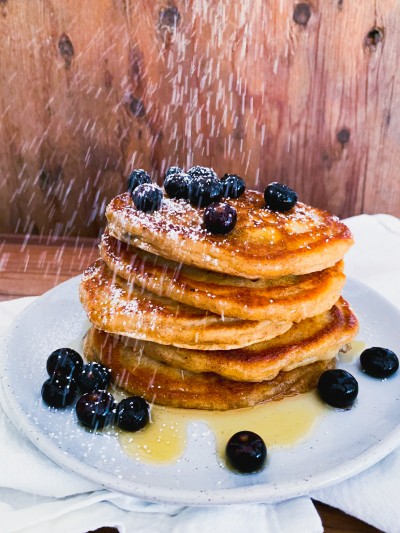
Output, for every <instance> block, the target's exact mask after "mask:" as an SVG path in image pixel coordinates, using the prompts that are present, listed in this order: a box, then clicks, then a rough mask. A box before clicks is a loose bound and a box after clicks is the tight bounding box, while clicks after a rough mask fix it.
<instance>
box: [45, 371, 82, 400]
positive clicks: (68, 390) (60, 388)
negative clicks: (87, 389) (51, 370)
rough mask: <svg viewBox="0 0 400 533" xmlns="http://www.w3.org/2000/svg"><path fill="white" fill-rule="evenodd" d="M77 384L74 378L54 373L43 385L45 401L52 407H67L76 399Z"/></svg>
mask: <svg viewBox="0 0 400 533" xmlns="http://www.w3.org/2000/svg"><path fill="white" fill-rule="evenodd" d="M77 390H78V388H77V385H76V383H75V381H74V380H73V379H68V378H67V377H65V376H62V375H57V374H54V375H53V376H52V377H51V378H49V379H48V380H47V381H45V382H44V383H43V385H42V391H41V394H42V398H43V401H44V402H45V403H46V404H47V405H49V406H50V407H66V406H67V405H71V403H72V402H73V401H74V400H75V396H76V393H77Z"/></svg>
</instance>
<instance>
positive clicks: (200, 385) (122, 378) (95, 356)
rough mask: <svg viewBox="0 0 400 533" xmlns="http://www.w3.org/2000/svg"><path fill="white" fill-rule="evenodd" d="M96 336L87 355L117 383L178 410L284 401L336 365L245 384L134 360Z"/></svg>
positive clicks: (109, 339) (87, 340)
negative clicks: (98, 339) (106, 369)
mask: <svg viewBox="0 0 400 533" xmlns="http://www.w3.org/2000/svg"><path fill="white" fill-rule="evenodd" d="M90 335H91V333H90V331H89V333H88V335H87V336H86V338H85V341H84V354H85V357H86V358H87V360H88V361H98V362H101V363H103V364H105V365H107V366H108V367H109V368H111V371H112V378H113V382H114V383H115V384H116V385H118V386H119V387H121V388H122V389H124V390H125V391H126V392H128V393H129V394H134V395H140V396H143V397H144V398H145V399H146V400H147V401H149V402H151V403H153V402H154V403H157V404H160V405H167V406H171V407H178V408H186V409H206V410H227V409H239V408H242V407H252V406H254V405H258V404H260V403H265V402H267V401H273V400H280V399H282V398H284V397H286V396H294V395H297V394H301V393H303V392H308V391H309V390H311V389H313V388H315V386H316V384H317V382H318V379H319V377H320V375H321V374H322V372H324V371H325V370H327V369H329V368H333V367H334V366H335V359H330V360H328V361H319V362H317V363H312V364H310V365H307V366H302V367H299V368H296V369H294V370H291V371H289V372H281V373H280V374H278V376H277V377H276V378H275V379H274V380H270V381H263V382H259V383H249V382H247V383H245V382H238V381H231V380H227V379H225V378H222V377H220V376H217V375H216V374H212V373H200V374H194V373H192V372H188V371H186V370H180V369H176V368H173V367H170V366H167V365H165V364H164V363H160V362H158V361H155V360H153V359H151V358H149V357H146V356H141V357H138V358H135V359H134V360H132V352H131V350H129V348H127V347H126V345H124V343H122V342H120V341H118V340H116V338H115V337H112V336H107V338H106V340H105V342H100V343H98V342H97V343H96V341H93V339H92V338H91V337H90ZM127 368H128V369H129V370H128V369H127Z"/></svg>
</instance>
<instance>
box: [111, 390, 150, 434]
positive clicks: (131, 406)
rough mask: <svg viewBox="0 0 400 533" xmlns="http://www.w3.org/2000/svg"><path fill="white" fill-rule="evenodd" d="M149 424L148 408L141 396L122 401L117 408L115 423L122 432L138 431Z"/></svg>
mask: <svg viewBox="0 0 400 533" xmlns="http://www.w3.org/2000/svg"><path fill="white" fill-rule="evenodd" d="M148 422H149V406H148V403H147V402H146V400H145V399H144V398H142V397H141V396H131V397H130V398H125V399H124V400H122V401H121V402H120V403H119V404H118V407H117V414H116V423H117V426H118V427H119V428H121V429H123V430H124V431H138V430H139V429H142V428H143V427H144V426H145V425H146V424H147V423H148Z"/></svg>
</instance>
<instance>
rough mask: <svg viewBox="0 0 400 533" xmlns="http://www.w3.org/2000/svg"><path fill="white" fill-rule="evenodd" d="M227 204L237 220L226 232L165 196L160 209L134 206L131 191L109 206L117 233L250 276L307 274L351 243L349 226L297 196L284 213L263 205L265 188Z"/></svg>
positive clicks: (154, 249)
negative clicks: (210, 226)
mask: <svg viewBox="0 0 400 533" xmlns="http://www.w3.org/2000/svg"><path fill="white" fill-rule="evenodd" d="M229 204H231V205H232V206H234V207H235V209H236V211H237V223H236V226H235V228H234V229H233V231H231V232H230V233H229V234H228V235H213V234H211V233H210V232H208V231H206V229H205V228H204V226H203V213H204V209H201V208H195V207H193V206H192V205H190V204H189V203H187V202H185V201H184V200H175V199H171V198H168V197H165V198H164V200H163V204H162V206H161V209H160V210H159V211H155V212H154V213H144V212H142V211H139V210H137V209H136V208H135V206H134V204H133V202H132V200H131V197H130V195H129V193H124V194H121V195H119V196H117V197H116V198H114V199H113V200H112V201H111V202H110V204H109V205H108V207H107V211H106V215H107V219H108V223H109V232H110V234H111V235H112V236H114V237H115V238H117V239H119V240H122V241H124V242H127V243H129V244H131V245H132V246H135V247H137V248H140V249H142V250H145V251H148V252H150V253H154V254H156V255H160V256H162V257H165V258H166V259H171V260H173V261H177V262H182V263H185V264H187V265H193V266H196V267H198V268H203V269H207V270H212V271H216V272H223V273H226V274H230V275H234V276H240V277H245V278H250V279H256V278H269V277H277V276H285V275H288V274H296V275H301V274H308V273H310V272H316V271H320V270H323V269H325V268H329V267H331V266H333V265H334V264H336V263H337V262H338V261H340V260H341V259H342V258H343V256H344V254H345V253H346V251H347V250H348V249H349V248H350V246H351V245H352V244H353V239H352V236H351V233H350V230H349V229H348V228H347V227H346V226H345V225H344V224H342V223H341V222H340V221H339V220H338V218H337V217H335V216H333V215H331V214H329V213H327V212H326V211H322V210H320V209H317V208H314V207H310V206H308V205H305V204H303V203H300V202H298V203H297V204H296V205H295V206H294V207H293V208H292V209H291V210H290V211H288V212H286V213H280V212H273V211H271V210H269V209H267V208H266V207H265V202H264V197H263V194H262V193H260V192H256V191H245V193H244V194H243V195H242V196H241V197H240V198H238V199H230V200H229Z"/></svg>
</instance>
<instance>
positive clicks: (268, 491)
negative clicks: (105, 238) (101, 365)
mask: <svg viewBox="0 0 400 533" xmlns="http://www.w3.org/2000/svg"><path fill="white" fill-rule="evenodd" d="M78 283H79V279H78V278H74V279H72V280H70V281H68V282H66V283H63V284H62V285H59V286H58V287H56V288H55V289H53V290H51V291H50V292H48V293H46V294H45V295H43V296H42V297H40V298H38V299H37V300H36V301H35V302H34V303H33V304H32V305H30V306H29V307H28V308H27V309H26V310H25V312H24V313H22V315H21V316H20V317H19V318H18V320H17V321H16V322H15V324H14V326H13V328H12V332H11V336H10V338H9V341H8V346H7V349H6V353H5V354H2V357H1V367H2V368H1V369H0V370H1V375H2V376H3V379H2V394H1V395H2V400H3V403H4V404H5V407H6V409H7V412H8V413H9V414H10V416H11V417H12V420H13V421H14V423H16V424H17V425H18V426H19V427H20V428H21V429H22V431H24V432H25V434H26V435H27V436H28V437H29V439H30V440H31V441H32V442H33V443H34V444H35V445H36V446H37V447H38V448H39V449H40V450H41V451H42V452H43V453H45V454H46V455H47V456H48V457H50V458H51V459H52V460H53V461H55V462H56V463H58V464H60V465H61V466H63V467H65V468H67V469H70V470H72V471H74V472H76V473H77V474H80V475H81V476H83V477H85V478H87V479H90V480H92V481H94V482H97V483H98V484H99V485H102V486H104V487H107V488H110V489H114V490H118V491H120V492H124V493H127V494H130V495H135V496H138V497H141V498H144V499H146V500H152V501H163V502H175V503H182V504H188V505H189V504H196V505H200V504H203V505H205V504H222V503H242V502H257V501H262V502H274V501H279V500H283V499H287V498H292V497H295V496H299V495H302V494H307V493H309V492H311V491H313V490H316V489H320V488H322V487H326V486H328V485H332V484H334V483H336V482H338V481H341V480H343V479H346V478H348V477H350V476H352V475H354V474H356V473H358V472H361V471H362V470H364V469H366V468H367V467H369V466H371V465H373V464H374V463H376V462H377V461H379V460H380V459H381V458H383V457H384V456H386V455H387V454H388V453H390V452H391V451H392V450H393V449H394V448H395V447H396V446H397V445H398V444H400V409H399V398H400V373H399V375H398V376H397V375H394V376H392V377H391V378H390V379H388V380H385V381H380V380H376V379H373V378H370V377H368V376H366V375H365V374H363V373H362V372H361V371H360V369H359V366H358V361H353V362H351V363H348V364H340V366H341V367H342V368H346V369H348V370H349V371H350V372H351V373H352V374H353V375H355V376H356V378H357V380H358V382H359V389H360V392H359V396H358V400H357V403H356V405H355V406H353V408H352V409H351V410H349V411H340V410H337V411H336V410H333V409H332V410H331V412H330V413H329V414H328V416H325V417H323V418H322V419H321V420H320V421H319V422H318V424H317V427H315V428H314V429H313V431H312V433H311V434H310V435H309V437H308V438H307V439H306V440H304V441H303V442H301V443H299V444H297V445H295V446H293V447H291V448H281V449H274V450H273V452H271V457H270V461H269V463H268V466H267V467H266V468H265V469H264V470H263V471H262V472H260V473H257V474H251V475H238V474H235V473H233V472H231V471H229V470H228V469H226V468H221V466H220V465H219V462H218V460H217V457H216V453H215V445H214V443H213V442H210V438H209V436H208V437H204V432H201V431H200V432H196V435H197V436H190V438H189V441H188V445H187V449H186V452H185V455H184V456H183V458H182V459H181V460H180V461H179V462H178V463H174V464H170V465H167V466H150V465H148V464H140V463H137V462H135V461H133V460H131V459H130V458H129V457H128V456H126V455H125V453H124V452H123V451H122V450H121V448H120V446H119V443H118V440H117V438H115V437H114V436H111V435H107V434H101V435H98V434H92V433H90V432H88V431H86V430H85V429H83V428H82V427H81V426H79V425H78V424H77V422H76V419H75V413H74V410H73V409H72V408H67V409H65V410H54V409H50V408H48V407H46V406H45V405H44V403H43V402H42V400H41V397H40V389H41V384H42V383H43V381H44V380H45V379H47V374H46V370H45V364H46V360H47V357H48V355H49V354H50V353H51V352H52V351H53V350H54V349H56V348H59V347H61V346H70V347H79V344H80V341H81V339H82V337H83V335H84V333H85V332H86V330H87V328H88V327H89V323H88V321H87V319H86V316H85V313H84V311H83V310H82V308H81V305H80V303H79V300H78V296H77V294H78V290H77V289H78ZM344 295H345V297H346V298H347V299H348V300H349V301H350V302H351V304H352V307H353V308H354V310H355V312H356V314H357V316H358V317H359V320H360V333H359V336H358V338H359V339H362V340H363V341H364V342H366V344H367V345H368V346H383V347H389V348H391V349H392V350H394V351H395V352H397V353H400V336H399V333H398V332H399V328H400V313H399V312H398V311H397V310H396V309H395V308H394V307H393V306H392V305H391V304H389V303H388V302H387V301H386V300H384V299H383V298H382V297H381V296H379V295H378V294H377V293H375V292H373V291H372V290H370V289H369V288H367V287H366V286H364V285H362V284H360V283H357V282H355V281H351V280H349V281H348V283H347V285H346V289H345V294H344ZM202 435H203V436H202ZM211 440H212V439H211Z"/></svg>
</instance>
